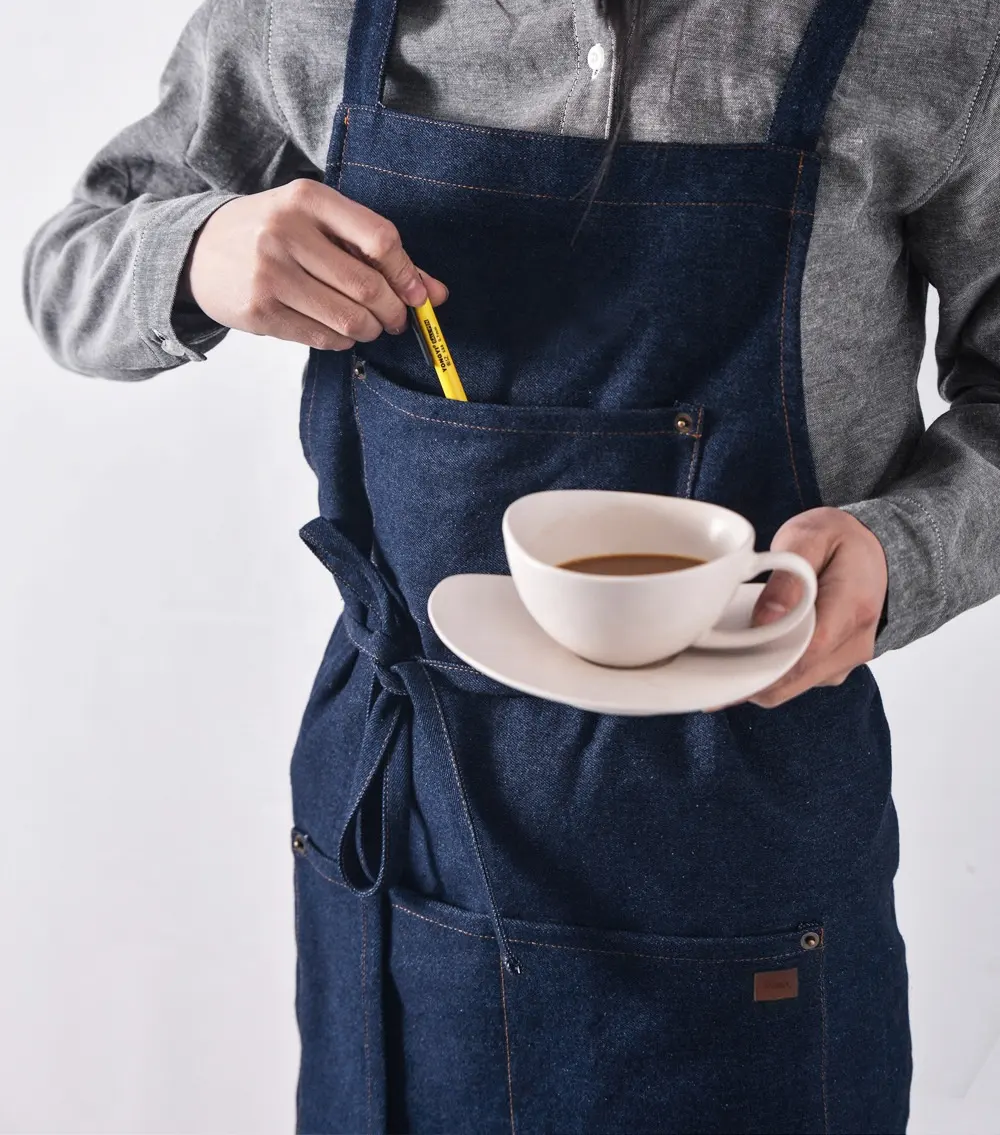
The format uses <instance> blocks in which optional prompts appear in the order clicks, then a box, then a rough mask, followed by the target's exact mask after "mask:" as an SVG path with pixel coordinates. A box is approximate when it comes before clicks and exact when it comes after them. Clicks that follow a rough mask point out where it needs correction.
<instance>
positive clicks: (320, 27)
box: [25, 0, 1000, 651]
mask: <svg viewBox="0 0 1000 1135" xmlns="http://www.w3.org/2000/svg"><path fill="white" fill-rule="evenodd" d="M812 7H813V3H812V0H671V2H669V3H668V2H667V0H650V4H649V8H650V13H649V16H648V20H647V24H646V27H645V29H644V33H643V37H642V54H641V59H640V67H639V74H638V82H637V86H636V89H635V92H634V95H633V98H632V102H631V110H630V113H629V116H628V120H627V130H626V134H627V136H628V137H630V138H632V139H640V140H649V141H685V142H748V141H754V140H761V139H763V138H764V136H765V134H766V131H767V125H768V122H769V119H770V116H771V113H772V111H773V109H774V106H775V103H776V100H777V96H778V92H779V90H780V87H781V84H782V82H783V79H784V76H785V73H786V71H787V68H788V66H789V64H790V62H791V58H792V56H793V54H794V51H795V49H796V47H797V45H798V42H799V39H800V38H801V35H802V32H803V29H804V27H805V23H806V21H807V19H808V17H809V14H810V11H811V9H812ZM351 10H352V4H351V2H350V0H271V2H268V0H208V2H207V3H205V4H204V5H203V6H202V7H201V8H200V9H199V10H198V11H197V12H196V13H195V15H194V16H193V18H192V20H191V22H190V23H189V25H188V27H187V29H186V30H185V32H184V35H183V37H182V39H181V41H180V43H179V45H178V46H177V48H176V50H175V51H174V54H173V56H172V58H171V60H170V62H169V64H168V65H167V68H166V71H165V73H164V75H163V80H162V85H161V101H160V103H159V105H158V106H157V108H156V109H155V110H154V111H153V112H152V114H150V115H149V116H147V117H146V118H144V119H142V120H141V121H140V122H138V123H136V124H134V125H133V126H130V127H128V128H127V129H125V130H124V131H122V133H121V134H119V135H118V137H117V138H115V139H114V140H113V141H111V142H110V143H109V144H108V145H107V146H106V147H105V148H104V149H103V150H101V152H100V153H99V154H97V156H96V157H95V158H94V160H93V161H92V162H91V164H90V165H89V167H88V168H87V169H86V170H85V171H84V173H83V176H82V177H81V179H80V181H79V182H78V184H77V186H76V189H75V190H74V193H73V197H72V200H71V202H70V204H69V205H67V206H66V208H65V209H64V210H63V211H62V212H61V213H59V214H58V215H57V216H55V217H53V218H52V219H51V220H50V221H49V222H48V223H47V224H46V225H44V226H43V227H42V229H41V230H40V231H39V233H38V234H37V236H36V237H35V239H34V241H33V243H32V245H31V247H30V249H29V251H28V257H27V265H26V276H25V296H26V303H27V307H28V311H29V313H30V316H31V319H32V320H33V322H34V325H35V327H36V328H37V330H38V333H39V334H40V335H41V337H42V339H43V340H44V342H45V344H46V346H47V347H48V349H49V350H50V351H51V353H52V354H53V356H54V357H55V358H56V359H57V360H58V361H59V362H61V363H62V364H63V365H65V366H67V367H71V368H73V369H74V370H77V371H80V372H81V373H83V374H89V375H102V376H105V377H108V378H117V379H142V378H149V377H150V376H152V375H154V374H157V373H159V372H161V371H165V370H168V369H170V368H172V367H176V366H178V365H179V364H181V363H183V362H185V361H186V360H201V359H203V358H204V354H205V352H206V351H207V350H208V349H210V348H211V347H213V346H215V345H216V344H217V343H218V342H219V341H220V340H221V339H222V337H223V335H224V334H225V329H223V328H221V327H218V326H217V325H215V324H213V323H211V322H210V321H209V320H207V318H206V317H205V316H203V315H202V314H201V313H200V312H198V311H197V310H196V309H194V308H192V307H187V306H185V305H184V304H180V303H176V302H175V292H176V287H177V279H178V275H179V273H180V271H181V268H182V265H183V263H184V259H185V256H186V253H187V250H188V248H189V246H190V243H191V239H192V236H193V234H194V233H195V232H196V231H197V229H198V228H199V226H200V225H201V224H202V223H203V222H204V220H205V219H206V217H208V216H209V215H210V213H211V212H212V211H213V210H214V209H216V208H218V207H219V205H220V204H222V203H223V202H225V201H228V200H229V199H230V198H231V197H233V196H234V195H238V194H244V193H254V192H256V191H258V190H262V189H267V188H270V187H273V186H275V185H278V184H281V183H282V182H285V181H288V180H290V179H291V178H293V177H296V176H300V175H303V174H305V175H307V176H319V175H320V171H321V170H322V169H323V165H324V159H325V151H326V145H327V140H328V138H329V134H330V126H331V123H332V120H333V115H334V111H335V108H336V106H337V103H338V101H339V98H340V88H341V82H342V76H343V65H344V50H345V45H346V38H347V31H348V27H349V22H350V15H351ZM137 34H138V33H137ZM998 44H1000V0H976V2H975V3H969V4H943V3H940V0H874V3H873V4H872V9H871V13H870V15H869V17H868V20H867V23H866V25H865V27H864V28H863V29H862V32H861V34H860V36H859V38H858V41H857V43H856V45H855V47H854V50H853V52H852V54H851V57H850V59H849V60H848V63H847V66H846V69H845V71H844V74H843V75H842V77H841V80H840V83H839V85H838V87H837V90H836V92H835V95H834V99H833V104H832V107H831V110H830V113H829V115H828V118H827V122H826V125H825V130H824V137H823V141H822V154H823V158H824V169H823V174H822V179H821V184H820V192H819V200H818V203H817V213H816V218H815V227H814V235H813V239H812V245H811V248H810V252H809V258H808V262H807V267H806V276H805V283H804V295H803V309H802V353H803V360H802V361H803V373H804V382H805V392H806V401H807V415H808V423H809V432H810V438H811V442H812V447H813V451H814V455H815V460H816V466H817V473H818V477H819V483H820V487H821V490H822V493H823V497H824V500H825V502H826V503H828V504H832V505H838V506H843V507H847V508H848V509H849V510H850V511H851V512H852V513H854V514H855V515H856V516H857V517H859V518H860V519H861V520H862V521H863V522H864V523H865V524H866V525H868V527H869V528H871V529H872V530H873V531H874V532H875V534H876V535H877V536H878V537H879V539H880V540H881V541H882V544H883V546H884V548H885V550H886V556H887V560H888V564H889V608H888V624H887V626H886V628H885V629H884V631H883V632H882V634H881V636H880V639H879V650H880V651H882V650H886V649H889V648H893V647H898V646H901V645H903V644H904V643H906V642H908V641H910V640H912V639H914V638H916V637H918V636H920V635H922V634H926V633H928V632H929V631H931V630H933V629H934V628H935V627H937V626H939V625H940V624H941V623H942V622H944V621H945V620H946V619H949V618H951V617H953V616H954V615H956V614H958V613H959V612H961V611H963V610H964V609H966V608H968V607H971V606H974V605H975V604H977V603H981V602H983V601H985V600H986V599H989V598H991V597H992V596H994V595H996V594H998V593H1000V223H998V219H1000V213H998V206H1000V177H998V175H1000V82H998V81H997V78H998V72H1000V50H998ZM598 46H599V47H600V50H596V48H597V47H598ZM616 62H617V61H616V51H615V43H614V40H613V37H612V35H611V33H610V31H609V29H608V28H607V27H606V26H604V25H603V24H602V23H601V22H600V21H599V20H598V18H597V16H596V13H595V5H594V3H593V0H504V3H503V4H502V5H501V4H500V3H498V2H497V0H479V2H478V3H471V2H470V0H436V2H435V3H434V4H423V3H420V2H419V0H401V2H400V13H399V23H398V27H397V35H396V40H395V45H394V49H393V52H392V55H391V59H390V61H389V66H388V70H387V76H386V90H385V101H386V102H387V103H388V104H389V105H390V106H392V107H395V108H397V109H400V110H404V111H408V112H412V113H416V114H421V115H427V116H430V117H434V118H443V119H450V120H457V121H462V122H469V123H477V124H482V125H488V126H507V127H514V128H518V129H525V130H536V131H543V132H546V133H552V134H559V133H565V134H579V135H589V136H597V137H601V136H605V135H606V132H607V130H608V123H609V111H610V93H611V81H612V75H613V72H614V68H615V66H616ZM738 254H739V250H738V249H736V250H734V255H738ZM928 281H929V282H930V283H931V284H933V286H934V287H935V288H937V289H938V291H939V293H940V299H941V312H940V332H939V338H938V343H937V355H938V360H939V363H940V381H941V390H942V393H943V395H944V396H945V397H946V398H947V399H948V400H949V401H950V402H951V407H950V409H949V410H948V412H947V413H945V414H944V415H943V416H942V417H941V418H939V419H938V420H937V421H935V422H934V423H933V425H932V426H931V427H930V428H929V429H927V430H926V431H925V430H924V426H923V422H922V420H921V416H920V409H919V405H918V401H917V397H916V376H917V370H918V366H919V362H920V357H921V352H922V348H923V337H924V332H923V315H924V304H925V297H926V283H927V282H928ZM446 282H447V281H446Z"/></svg>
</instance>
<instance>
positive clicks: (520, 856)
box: [292, 0, 910, 1135]
mask: <svg viewBox="0 0 1000 1135" xmlns="http://www.w3.org/2000/svg"><path fill="white" fill-rule="evenodd" d="M866 7H867V5H866V3H865V2H864V0H820V2H819V4H818V6H817V9H816V11H815V13H814V15H813V18H812V21H811V23H810V25H809V27H808V30H807V32H806V34H805V38H804V40H803V43H802V45H801V47H800V49H799V52H798V55H797V57H796V60H795V62H794V64H793V66H792V69H791V71H790V73H789V76H788V79H787V82H786V86H785V88H784V91H783V93H782V95H781V98H780V101H779V104H778V107H777V110H776V112H775V116H774V119H773V122H772V124H771V128H770V132H769V136H768V139H767V141H766V142H765V143H763V144H759V145H729V146H717V145H679V144H666V145H658V144H649V143H635V144H627V145H622V146H621V147H620V148H619V149H618V151H617V152H616V154H615V158H614V162H613V164H612V167H611V171H610V174H609V176H608V178H607V179H606V181H605V182H604V184H603V185H602V186H601V188H600V191H599V193H598V196H597V200H596V201H595V202H594V203H593V205H592V207H591V209H590V213H589V215H588V216H587V218H586V220H585V221H584V223H583V225H582V227H580V222H581V219H582V217H583V212H584V207H585V204H584V203H585V200H586V197H587V192H588V188H589V186H590V184H591V182H592V178H593V176H594V173H595V170H596V169H597V167H598V165H599V163H600V159H601V155H602V153H603V148H604V142H603V141H601V140H594V139H586V138H575V137H561V136H560V137H551V136H546V135H540V134H533V133H523V132H518V131H513V130H502V129H485V128H481V127H475V126H466V125H461V124H457V123H447V122H438V121H431V120H427V119H422V118H418V117H415V116H412V115H407V114H400V113H397V112H395V111H391V110H388V109H386V108H385V107H384V106H383V105H382V104H381V88H382V80H383V75H384V66H385V59H386V56H387V52H388V50H389V46H390V44H391V40H392V34H393V26H394V17H395V7H394V4H393V3H392V0H370V2H368V3H365V4H358V5H357V6H356V11H355V16H354V24H353V28H352V32H351V37H350V42H349V47H348V56H347V72H346V80H345V93H344V103H343V105H342V106H341V107H340V109H339V110H338V114H337V119H336V123H335V126H334V130H333V136H332V139H331V144H330V153H329V161H328V168H327V174H326V181H327V184H329V185H331V186H334V187H336V188H337V189H339V190H340V191H341V192H342V193H344V194H346V195H347V196H348V197H351V198H352V199H354V200H356V201H360V202H362V203H363V204H365V205H367V206H368V207H369V208H371V209H373V210H375V211H376V212H378V213H380V214H382V215H383V216H386V217H388V218H389V219H390V220H392V221H393V222H394V223H395V224H396V225H397V226H398V228H399V230H400V232H401V234H402V237H403V242H404V245H405V247H406V248H407V250H408V252H409V253H410V254H411V256H412V257H413V259H414V260H415V262H416V263H417V264H420V265H421V266H423V267H425V268H426V269H427V270H428V271H429V272H432V273H433V274H434V275H436V276H439V277H440V278H441V279H443V280H445V281H446V282H447V284H448V286H449V288H450V289H451V298H450V299H449V301H448V304H447V306H446V307H445V308H443V309H442V317H443V321H444V325H445V329H446V333H447V335H448V339H449V343H450V346H451V348H452V351H453V353H454V356H455V358H456V360H457V362H458V365H459V368H460V370H461V373H462V377H463V380H464V383H465V386H466V390H467V392H468V396H469V398H470V401H469V402H468V403H461V402H452V401H446V400H445V399H444V398H443V397H442V395H441V393H440V390H439V388H438V387H437V381H436V379H435V377H434V374H433V372H432V371H430V369H429V368H428V367H427V365H426V363H425V362H424V360H423V358H422V356H421V353H420V350H419V348H418V346H417V344H416V342H415V340H414V339H413V338H412V337H410V336H405V337H391V336H383V337H382V338H380V339H379V340H378V341H377V342H374V343H370V344H359V345H358V348H357V350H356V351H355V352H354V354H353V355H345V354H336V353H330V352H313V354H312V355H311V358H310V362H309V366H308V370H307V374H306V381H305V386H304V391H303V402H302V419H301V432H302V441H303V445H304V448H305V452H306V456H307V458H308V460H309V462H310V464H311V466H312V468H313V469H314V471H315V472H316V475H317V477H318V480H319V492H320V511H321V516H320V517H319V518H318V519H317V520H315V521H312V522H311V523H310V524H308V525H306V527H305V528H304V529H303V537H304V539H305V540H306V542H307V544H308V545H309V546H310V547H311V548H312V549H313V551H314V552H315V553H316V554H317V555H318V556H319V558H320V560H321V561H322V562H323V563H324V564H325V565H326V566H327V567H328V568H329V569H330V571H331V572H332V573H333V575H334V577H335V578H336V581H337V584H338V585H339V589H340V593H341V595H342V597H343V600H344V614H343V616H342V617H341V619H340V621H339V622H338V624H337V626H336V628H335V630H334V632H333V635H332V637H331V639H330V643H329V646H328V648H327V651H326V654H325V656H324V659H323V663H322V665H321V668H320V671H319V674H318V676H317V679H316V682H315V685H314V688H313V691H312V694H311V696H310V699H309V703H308V706H307V709H306V712H305V716H304V720H303V725H302V730H301V733H300V736H299V740H298V743H297V746H296V750H295V754H294V757H293V763H292V779H293V795H294V807H295V830H294V831H293V834H292V846H293V850H294V852H295V855H296V930H297V938H298V948H299V969H298V996H297V1011H298V1019H299V1026H300V1031H301V1035H302V1043H303V1052H302V1066H301V1075H300V1082H299V1099H298V1104H299V1130H300V1131H302V1132H307V1133H319V1132H354V1131H366V1132H369V1131H370V1132H376V1131H386V1130H391V1131H403V1130H414V1131H434V1132H460V1131H469V1132H487V1131H497V1132H501V1131H502V1132H512V1133H516V1132H521V1133H523V1135H530V1133H533V1132H577V1131H593V1132H608V1131H628V1132H630V1133H631V1132H643V1131H650V1132H675V1133H684V1135H689V1133H691V1132H713V1133H714V1132H740V1133H745V1132H761V1133H769V1135H775V1133H777V1132H781V1133H789V1135H790V1133H793V1132H834V1131H837V1132H854V1133H857V1132H869V1131H870V1132H880V1133H883V1132H901V1131H903V1130H904V1127H905V1123H906V1114H907V1097H908V1088H909V1073H910V1056H909V1035H908V1027H907V1016H906V972H905V963H904V958H903V947H902V942H901V940H900V937H899V934H898V931H897V929H896V923H895V916H894V912H893V899H892V879H893V875H894V873H895V869H896V863H897V833H896V822H895V814H894V811H893V806H892V801H891V798H890V793H889V781H890V753H889V738H888V730H887V727H886V723H885V719H884V716H883V713H882V708H881V704H880V700H879V696H878V691H877V689H876V687H875V684H874V681H873V679H872V677H871V675H870V673H869V672H868V670H867V669H866V668H860V669H858V670H856V671H855V672H854V673H853V674H852V675H851V676H850V678H849V679H848V680H847V681H846V682H845V683H844V684H843V685H842V686H840V687H837V688H831V689H821V690H813V691H811V692H810V693H808V694H806V695H804V696H803V697H800V698H798V699H796V700H795V701H794V702H792V703H791V704H789V705H787V706H784V707H782V708H780V709H778V710H773V711H764V710H760V709H757V708H756V707H753V706H747V705H744V706H739V707H736V708H733V709H730V710H727V711H724V712H721V713H715V714H691V715H685V716H678V717H659V718H618V717H609V716H600V715H595V714H588V713H584V712H581V711H578V710H574V709H569V708H567V707H564V706H561V705H556V704H552V703H549V702H545V701H540V700H537V699H534V698H531V697H527V696H524V695H521V694H517V693H515V692H513V691H511V690H509V689H507V688H505V687H503V686H500V685H498V684H496V683H494V682H492V681H490V680H489V679H486V678H484V677H482V676H481V675H479V674H477V673H476V672H475V671H473V670H471V669H469V668H468V667H466V666H464V665H462V664H461V663H460V662H459V661H458V660H457V659H456V658H455V657H454V656H453V655H451V654H450V653H449V652H448V651H447V650H446V649H445V648H444V646H443V645H442V644H441V643H440V642H439V641H438V640H437V638H436V636H435V635H434V633H433V631H432V630H431V628H430V626H429V624H428V621H427V614H426V608H427V597H428V595H429V593H430V591H431V590H432V589H433V587H434V586H435V585H436V584H437V583H438V582H439V581H440V580H441V579H442V578H444V577H445V576H447V575H451V574H453V573H457V572H506V570H507V569H506V561H505V558H504V553H503V547H502V541H501V535H500V519H501V516H502V514H503V511H504V509H505V508H506V507H507V505H509V504H510V503H511V502H512V501H513V500H514V499H516V498H517V497H519V496H522V495H524V494H525V493H529V492H533V491H536V490H539V489H553V488H603V489H624V490H636V491H642V492H656V493H665V494H671V495H675V496H689V497H695V498H697V499H701V500H709V501H714V502H717V503H720V504H723V505H726V506H728V507H730V508H733V509H736V510H737V511H739V512H741V513H743V514H744V515H746V516H747V517H749V518H750V520H751V521H752V522H753V523H754V525H755V526H756V529H757V533H758V538H759V542H760V546H761V547H767V546H768V544H769V543H770V540H771V538H772V536H773V534H774V532H775V530H776V529H777V528H778V526H779V525H780V524H781V523H783V522H784V521H785V520H786V519H787V518H788V517H790V516H792V515H794V514H795V513H797V512H800V511H802V510H803V509H806V508H811V507H814V506H816V505H818V504H819V503H820V497H819V492H818V489H817V485H816V479H815V474H814V471H813V466H812V458H811V453H810V448H809V439H808V433H807V429H806V419H805V410H804V399H803V390H802V379H801V373H800V366H799V297H800V291H801V284H802V276H803V269H804V263H805V258H806V252H807V248H808V242H809V234H810V226H811V222H812V210H813V204H814V201H815V196H816V188H817V183H818V179H819V174H820V162H819V158H818V156H817V154H816V143H817V139H818V137H819V133H820V128H821V124H822V122H823V118H824V115H825V111H826V106H827V103H828V101H829V98H830V95H831V93H832V91H833V88H834V86H835V83H836V80H837V77H838V75H839V73H840V70H841V67H842V64H843V61H844V59H845V57H846V55H847V52H848V51H849V49H850V46H851V44H852V42H853V40H854V38H855V35H856V33H857V30H858V28H859V27H860V25H861V23H862V22H863V19H864V15H865V11H866ZM578 229H579V231H577V230H578ZM849 428H850V421H849V418H848V417H846V416H845V430H847V429H849Z"/></svg>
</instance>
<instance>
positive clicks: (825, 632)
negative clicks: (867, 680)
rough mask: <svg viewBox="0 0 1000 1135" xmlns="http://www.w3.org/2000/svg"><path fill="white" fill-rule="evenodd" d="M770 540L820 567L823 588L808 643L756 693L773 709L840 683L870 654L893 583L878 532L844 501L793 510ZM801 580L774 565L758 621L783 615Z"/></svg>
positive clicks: (757, 613) (793, 601)
mask: <svg viewBox="0 0 1000 1135" xmlns="http://www.w3.org/2000/svg"><path fill="white" fill-rule="evenodd" d="M771 547H772V549H773V550H774V551H780V552H798V554H799V555H800V556H804V557H805V559H807V560H808V561H809V563H810V564H812V566H813V568H814V569H815V571H816V575H817V577H818V579H819V594H818V596H817V599H816V633H815V634H814V635H813V637H812V641H811V642H810V644H809V648H808V649H807V650H806V652H805V654H804V655H803V656H802V658H801V659H800V660H799V661H798V662H797V663H796V664H795V666H793V667H792V669H791V670H790V671H789V672H788V673H787V674H786V675H785V676H784V677H783V678H781V679H779V680H778V681H777V682H775V683H774V685H773V686H770V687H768V689H766V690H762V691H761V692H760V693H759V694H755V695H754V696H753V697H752V698H750V699H749V700H750V701H751V702H753V703H754V704H755V705H759V706H763V707H764V708H766V709H772V708H773V707H774V706H778V705H782V704H783V703H784V702H786V701H788V700H790V699H791V698H794V697H796V696H797V695H798V694H801V693H803V692H804V691H805V690H809V689H812V687H813V686H839V685H840V684H841V682H843V681H844V679H845V678H846V677H847V675H848V674H850V672H851V671H852V670H853V669H854V668H855V667H856V666H860V665H862V663H864V662H869V661H870V660H871V658H872V655H873V654H874V650H875V632H876V630H877V629H878V624H879V620H880V619H881V617H882V607H883V604H884V603H885V595H886V588H887V586H888V573H887V570H886V563H885V553H884V552H883V550H882V545H881V544H880V543H879V541H878V537H876V536H875V535H874V533H872V532H871V531H869V529H867V528H866V527H865V526H864V525H863V524H862V523H861V521H860V520H856V519H855V518H854V517H853V516H851V514H850V513H848V512H842V511H841V510H840V509H839V508H814V509H811V510H810V511H808V512H803V513H800V514H799V515H798V516H793V517H792V519H791V520H789V521H788V522H787V523H786V524H784V525H782V527H781V528H779V529H778V532H777V534H776V535H775V537H774V541H773V542H772V544H771ZM801 586H802V585H801V584H800V583H799V581H798V580H797V579H796V578H795V577H794V576H791V575H787V574H784V573H781V572H775V573H774V574H773V575H772V576H771V578H770V579H769V580H768V583H767V586H766V587H765V588H764V590H763V591H762V592H761V595H760V598H759V599H758V600H757V605H756V607H755V608H754V618H753V621H754V624H755V625H757V626H760V625H762V624H765V623H773V622H774V621H775V620H776V619H780V618H781V616H782V615H784V614H785V613H786V612H787V611H789V610H791V608H792V607H794V605H795V604H796V602H798V599H799V595H800V588H801Z"/></svg>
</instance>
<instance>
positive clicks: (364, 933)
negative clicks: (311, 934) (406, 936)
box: [361, 903, 372, 1131]
mask: <svg viewBox="0 0 1000 1135" xmlns="http://www.w3.org/2000/svg"><path fill="white" fill-rule="evenodd" d="M367 973H368V908H367V906H366V905H365V904H364V903H362V904H361V1012H362V1014H363V1017H364V1044H365V1080H366V1083H367V1088H368V1130H369V1131H371V1129H372V1062H371V1053H370V1052H369V1048H368V978H367Z"/></svg>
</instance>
